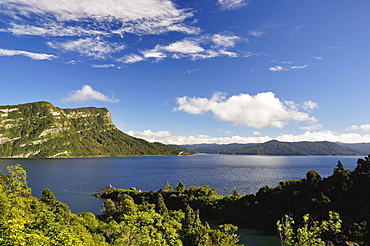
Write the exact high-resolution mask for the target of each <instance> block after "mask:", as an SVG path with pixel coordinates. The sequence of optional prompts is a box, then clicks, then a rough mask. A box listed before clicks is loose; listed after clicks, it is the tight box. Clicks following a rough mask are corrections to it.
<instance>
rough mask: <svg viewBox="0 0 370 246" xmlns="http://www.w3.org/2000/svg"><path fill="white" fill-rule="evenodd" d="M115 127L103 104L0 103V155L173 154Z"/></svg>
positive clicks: (157, 144)
mask: <svg viewBox="0 0 370 246" xmlns="http://www.w3.org/2000/svg"><path fill="white" fill-rule="evenodd" d="M179 152H180V151H179V150H177V149H175V148H172V147H169V146H166V145H163V144H160V143H149V142H147V141H145V140H142V139H137V138H134V137H131V136H129V135H127V134H125V133H123V132H121V131H120V130H118V129H117V128H116V127H115V126H114V124H113V123H112V119H111V115H110V112H109V111H108V110H107V109H106V108H94V107H87V108H77V109H61V108H57V107H54V106H53V105H52V104H51V103H48V102H35V103H27V104H20V105H13V106H0V157H7V158H30V157H49V158H52V157H88V156H127V155H177V154H178V153H179Z"/></svg>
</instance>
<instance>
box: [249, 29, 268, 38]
mask: <svg viewBox="0 0 370 246" xmlns="http://www.w3.org/2000/svg"><path fill="white" fill-rule="evenodd" d="M248 33H249V35H252V36H254V37H257V38H261V37H262V36H263V35H265V34H266V32H265V31H258V30H250V31H249V32H248Z"/></svg>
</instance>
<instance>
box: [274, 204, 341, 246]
mask: <svg viewBox="0 0 370 246" xmlns="http://www.w3.org/2000/svg"><path fill="white" fill-rule="evenodd" d="M294 223H295V222H294V220H293V218H292V216H291V215H285V217H283V218H282V219H281V220H279V221H278V222H277V223H276V225H277V230H278V233H279V236H280V239H281V245H283V246H325V245H326V242H325V240H324V239H323V238H322V235H323V234H324V233H329V234H330V235H331V237H332V238H334V237H335V235H337V234H338V233H340V232H341V226H342V220H341V219H340V217H339V214H338V213H336V212H332V211H330V212H329V220H327V221H326V220H323V221H321V223H320V222H318V221H314V220H312V219H310V215H309V214H306V215H304V216H303V223H302V225H301V226H300V227H299V228H298V229H297V230H294V227H293V226H294Z"/></svg>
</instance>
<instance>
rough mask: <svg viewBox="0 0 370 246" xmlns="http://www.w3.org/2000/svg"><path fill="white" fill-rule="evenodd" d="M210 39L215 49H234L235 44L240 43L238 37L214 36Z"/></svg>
mask: <svg viewBox="0 0 370 246" xmlns="http://www.w3.org/2000/svg"><path fill="white" fill-rule="evenodd" d="M211 39H212V42H213V43H214V45H215V46H216V47H234V46H235V43H236V42H238V41H240V39H241V38H240V37H238V36H229V35H221V34H214V35H213V36H212V37H211Z"/></svg>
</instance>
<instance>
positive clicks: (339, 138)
mask: <svg viewBox="0 0 370 246" xmlns="http://www.w3.org/2000/svg"><path fill="white" fill-rule="evenodd" d="M127 134H129V135H131V136H134V137H137V138H142V139H145V140H147V141H149V142H161V143H165V144H178V145H185V144H202V143H207V144H214V143H216V144H230V143H241V144H247V143H264V142H267V141H270V140H273V139H276V140H278V141H282V142H301V141H311V142H314V141H330V142H341V143H360V142H370V135H360V134H356V133H348V134H339V133H337V132H332V131H317V132H311V131H306V132H304V133H303V134H299V135H292V134H282V135H280V136H278V137H276V138H272V137H270V136H267V135H265V136H259V137H257V135H260V133H259V132H254V133H253V135H256V136H255V137H244V136H240V135H234V136H230V137H212V136H208V135H184V134H181V133H173V132H170V131H158V132H153V131H151V130H144V131H128V132H127Z"/></svg>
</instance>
